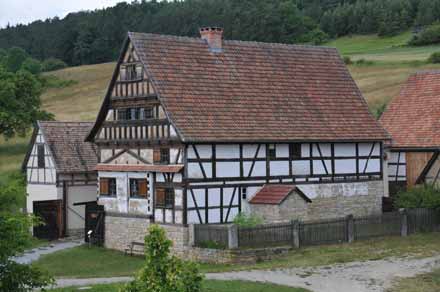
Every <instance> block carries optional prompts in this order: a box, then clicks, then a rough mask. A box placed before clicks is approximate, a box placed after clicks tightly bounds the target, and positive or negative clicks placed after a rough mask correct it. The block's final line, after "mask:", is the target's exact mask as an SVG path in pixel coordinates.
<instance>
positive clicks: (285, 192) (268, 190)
mask: <svg viewBox="0 0 440 292" xmlns="http://www.w3.org/2000/svg"><path fill="white" fill-rule="evenodd" d="M292 192H297V193H298V195H300V196H301V197H302V198H303V199H304V200H305V201H306V202H309V203H310V202H311V200H310V199H309V198H308V197H307V196H306V195H305V194H304V193H303V192H302V191H301V190H299V189H298V188H297V187H296V186H295V185H281V184H268V185H264V186H263V187H262V188H261V190H259V191H258V192H257V193H256V194H255V196H254V197H252V199H251V200H250V201H249V203H251V204H269V205H279V204H281V203H282V202H283V201H284V200H285V199H286V198H287V196H289V195H290V194H291V193H292Z"/></svg>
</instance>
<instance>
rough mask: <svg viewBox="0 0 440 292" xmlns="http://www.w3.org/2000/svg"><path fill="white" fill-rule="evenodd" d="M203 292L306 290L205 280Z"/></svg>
mask: <svg viewBox="0 0 440 292" xmlns="http://www.w3.org/2000/svg"><path fill="white" fill-rule="evenodd" d="M123 285H124V284H107V285H95V286H92V287H91V288H92V289H87V290H86V291H90V292H117V291H119V288H121V287H123ZM49 291H52V292H55V291H56V292H73V291H83V290H81V289H80V287H72V288H64V289H55V290H49ZM202 291H203V292H230V291H240V292H272V291H277V292H307V291H308V290H305V289H302V288H291V287H285V286H279V285H273V284H263V283H252V282H243V281H213V280H207V281H204V282H203V290H202Z"/></svg>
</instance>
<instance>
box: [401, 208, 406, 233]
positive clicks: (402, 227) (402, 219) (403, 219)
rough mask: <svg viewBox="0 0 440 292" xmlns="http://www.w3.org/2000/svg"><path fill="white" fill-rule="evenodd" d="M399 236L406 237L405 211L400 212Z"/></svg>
mask: <svg viewBox="0 0 440 292" xmlns="http://www.w3.org/2000/svg"><path fill="white" fill-rule="evenodd" d="M400 236H404V237H405V236H408V212H407V211H406V209H403V210H401V211H400Z"/></svg>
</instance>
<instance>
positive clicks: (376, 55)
mask: <svg viewBox="0 0 440 292" xmlns="http://www.w3.org/2000/svg"><path fill="white" fill-rule="evenodd" d="M411 37H412V33H411V32H405V33H402V34H399V35H397V36H393V37H379V36H377V35H354V36H346V37H341V38H338V39H336V40H334V41H331V42H328V43H327V44H325V45H326V46H329V47H335V48H337V49H338V50H339V52H340V53H341V54H342V55H344V56H349V57H351V58H352V59H353V60H359V59H365V60H371V61H378V62H387V63H390V62H392V63H402V62H403V63H406V62H414V61H425V60H426V59H427V58H428V57H429V56H430V55H431V54H432V53H434V52H438V51H440V45H434V46H424V47H410V46H407V45H406V44H407V43H408V41H409V40H410V39H411Z"/></svg>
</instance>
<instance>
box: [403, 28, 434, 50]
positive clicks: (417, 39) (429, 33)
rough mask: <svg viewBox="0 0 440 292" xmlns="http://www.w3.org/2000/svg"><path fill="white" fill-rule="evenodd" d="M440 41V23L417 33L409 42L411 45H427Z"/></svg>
mask: <svg viewBox="0 0 440 292" xmlns="http://www.w3.org/2000/svg"><path fill="white" fill-rule="evenodd" d="M438 43H440V24H435V25H431V26H429V27H428V28H426V29H424V30H423V31H422V32H420V33H418V34H415V35H414V36H413V37H412V38H411V39H410V40H409V42H408V44H409V45H410V46H426V45H433V44H438Z"/></svg>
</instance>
